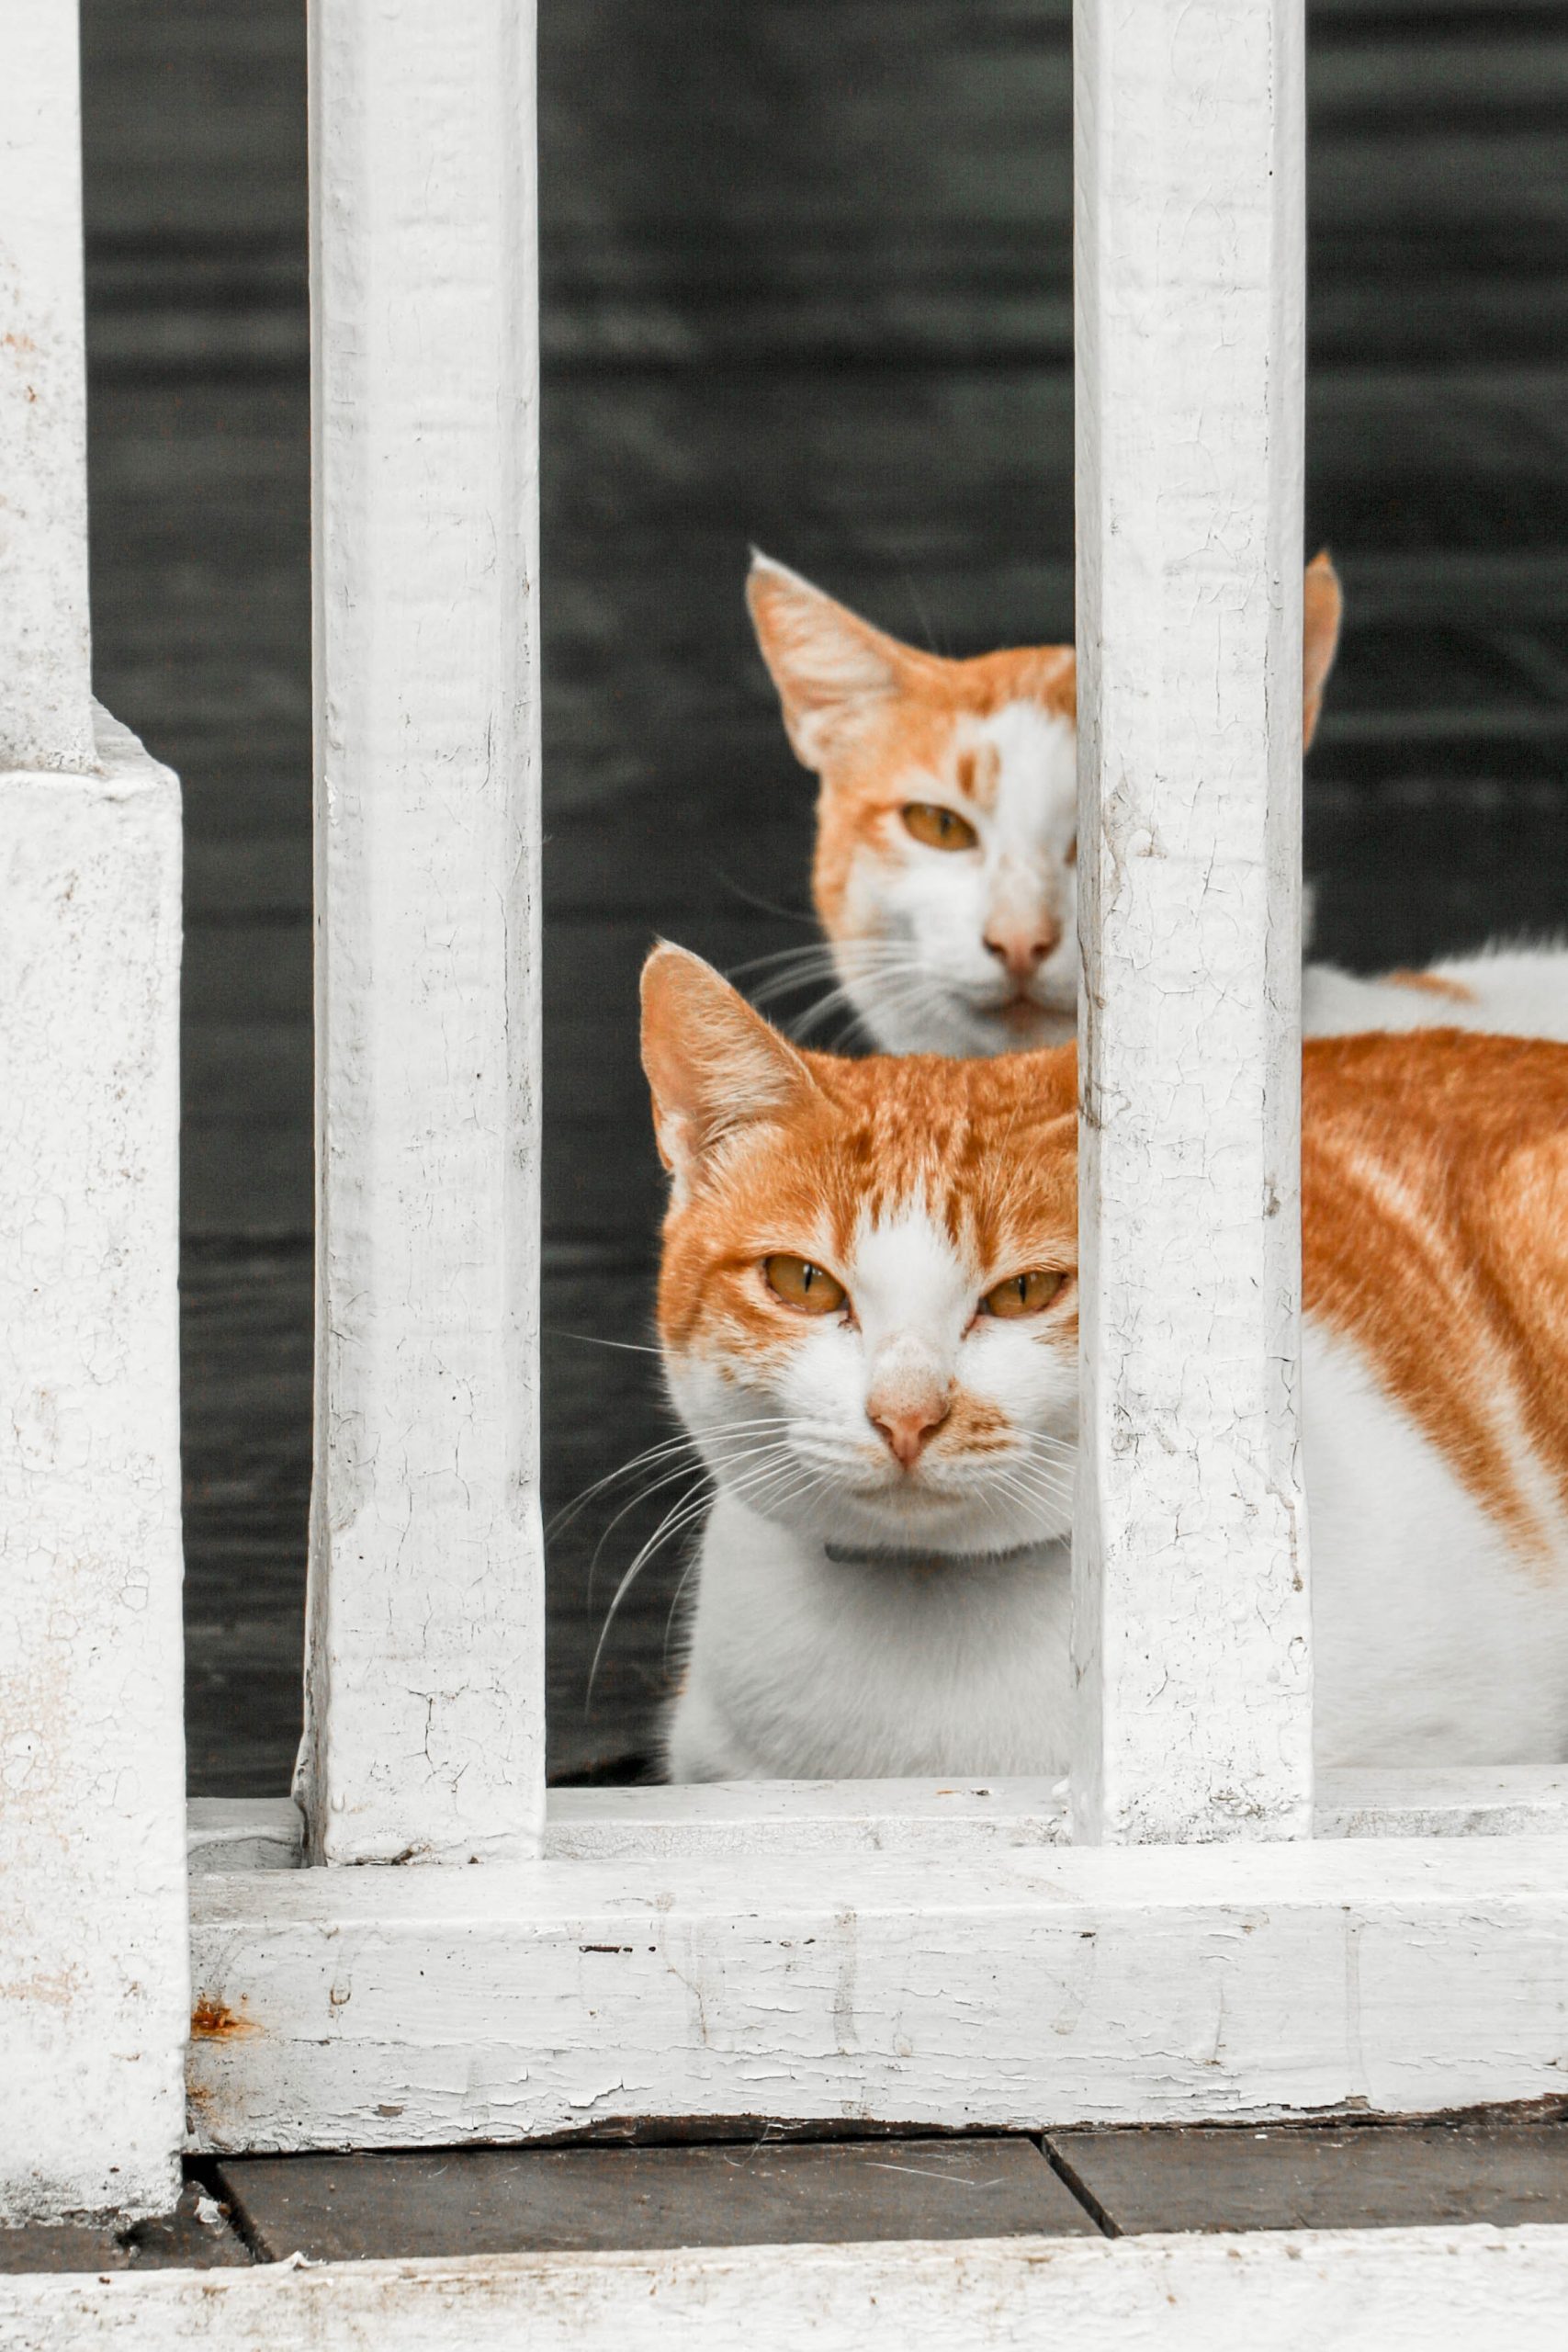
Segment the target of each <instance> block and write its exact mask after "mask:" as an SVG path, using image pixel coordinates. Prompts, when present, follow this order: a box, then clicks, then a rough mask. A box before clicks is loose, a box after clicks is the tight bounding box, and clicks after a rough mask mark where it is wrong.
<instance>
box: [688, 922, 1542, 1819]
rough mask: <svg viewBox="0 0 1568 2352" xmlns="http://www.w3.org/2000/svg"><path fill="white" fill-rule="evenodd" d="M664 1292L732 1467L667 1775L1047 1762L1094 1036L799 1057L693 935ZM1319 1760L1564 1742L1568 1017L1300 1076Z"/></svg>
mask: <svg viewBox="0 0 1568 2352" xmlns="http://www.w3.org/2000/svg"><path fill="white" fill-rule="evenodd" d="M643 1001H644V1023H643V1057H644V1062H645V1065H646V1068H647V1070H648V1074H649V1081H650V1084H651V1087H652V1091H653V1103H654V1121H655V1126H656V1130H657V1133H658V1138H659V1146H660V1153H661V1155H662V1157H663V1159H664V1160H665V1163H666V1165H667V1166H668V1168H669V1169H670V1170H671V1202H670V1209H669V1214H668V1216H667V1218H666V1221H665V1227H664V1247H663V1261H662V1268H661V1272H660V1290H659V1321H660V1340H661V1342H662V1348H663V1355H664V1367H665V1374H666V1377H667V1380H668V1382H669V1386H670V1391H671V1397H673V1399H674V1401H675V1404H676V1406H677V1408H678V1409H679V1411H680V1413H681V1415H682V1419H683V1420H684V1422H685V1424H686V1428H687V1430H688V1432H689V1433H690V1439H691V1442H692V1445H693V1448H694V1453H696V1454H697V1455H698V1456H699V1457H700V1459H701V1461H702V1462H703V1463H704V1464H705V1465H706V1467H707V1468H708V1470H709V1471H710V1472H711V1474H712V1476H713V1477H714V1479H715V1480H716V1485H717V1489H718V1491H717V1497H716V1501H715V1503H714V1506H713V1510H712V1512H711V1514H710V1515H709V1517H708V1520H707V1522H706V1525H705V1531H704V1534H703V1540H702V1549H701V1555H700V1559H699V1562H698V1565H697V1572H696V1590H695V1597H694V1607H693V1609H692V1611H691V1614H690V1632H689V1649H688V1658H687V1666H686V1673H685V1679H684V1685H683V1688H682V1694H681V1697H680V1699H679V1701H678V1702H677V1704H676V1706H675V1708H674V1711H673V1713H672V1717H671V1724H670V1727H669V1735H668V1753H669V1766H670V1771H671V1778H673V1779H675V1780H757V1779H781V1780H799V1779H817V1778H844V1779H863V1778H882V1777H897V1776H901V1775H924V1774H931V1773H942V1774H949V1773H953V1774H974V1773H1005V1772H1014V1773H1053V1774H1055V1773H1058V1772H1060V1771H1061V1770H1064V1769H1065V1767H1066V1760H1067V1711H1068V1693H1069V1663H1068V1648H1067V1642H1068V1611H1069V1585H1070V1568H1069V1559H1070V1546H1069V1542H1068V1537H1069V1533H1070V1526H1071V1508H1072V1492H1073V1469H1074V1462H1075V1457H1076V1451H1077V1380H1078V1369H1077V1282H1076V1276H1077V1115H1076V1110H1075V1098H1076V1056H1075V1053H1074V1051H1073V1049H1072V1048H1071V1047H1070V1046H1063V1047H1059V1048H1056V1049H1055V1050H1047V1051H1042V1052H1035V1053H1029V1054H1020V1055H1016V1056H1012V1057H1003V1058H999V1059H984V1060H979V1059H976V1060H970V1061H960V1060H953V1059H946V1058H942V1057H936V1056H917V1057H908V1058H906V1059H895V1058H890V1057H872V1058H869V1059H866V1060H863V1061H852V1060H845V1059H841V1058H840V1057H835V1056H829V1055H825V1054H807V1053H803V1052H802V1051H800V1050H799V1049H798V1048H797V1047H795V1046H793V1045H791V1044H789V1043H788V1042H787V1041H786V1040H784V1038H782V1037H780V1036H779V1035H777V1033H776V1032H775V1031H773V1030H772V1029H770V1028H769V1026H768V1024H767V1023H765V1022H764V1021H763V1020H761V1017H760V1016H759V1015H758V1014H757V1013H755V1012H752V1011H751V1010H750V1007H748V1006H747V1005H746V1004H745V1003H744V1002H743V1001H742V1000H741V999H740V998H739V996H738V995H737V994H736V993H735V991H734V989H731V988H730V987H729V986H728V983H727V982H725V981H724V980H721V979H720V978H719V977H718V975H717V974H716V972H713V971H711V970H710V969H709V968H708V967H707V966H706V965H705V964H703V963H700V962H699V961H698V959H697V958H696V957H695V956H688V955H686V954H684V953H683V952H682V950H680V949H678V948H673V947H660V948H657V949H656V950H655V951H654V954H653V956H651V957H650V959H649V964H648V967H647V969H646V971H645V974H644V981H643ZM1303 1259H1304V1290H1305V1308H1306V1316H1305V1329H1304V1337H1303V1363H1304V1374H1305V1376H1304V1379H1303V1398H1304V1429H1303V1459H1304V1461H1305V1464H1306V1468H1307V1486H1308V1502H1309V1510H1310V1524H1311V1541H1312V1564H1313V1567H1312V1575H1313V1656H1314V1683H1315V1691H1316V1710H1315V1738H1316V1746H1317V1751H1318V1757H1319V1760H1320V1761H1321V1762H1324V1763H1326V1764H1416V1763H1430V1764H1506V1763H1529V1762H1547V1761H1553V1760H1558V1759H1561V1758H1563V1757H1564V1756H1565V1755H1568V1047H1564V1046H1554V1045H1548V1044H1541V1043H1536V1042H1531V1041H1527V1040H1523V1039H1518V1038H1506V1037H1478V1036H1465V1035H1460V1034H1457V1033H1455V1032H1453V1031H1451V1030H1449V1031H1439V1032H1429V1033H1427V1034H1426V1035H1417V1036H1404V1037H1399V1036H1383V1035H1372V1036H1360V1037H1348V1038H1336V1039H1322V1040H1317V1041H1314V1042H1313V1043H1311V1044H1309V1045H1308V1046H1307V1047H1306V1050H1305V1055H1304V1067H1303Z"/></svg>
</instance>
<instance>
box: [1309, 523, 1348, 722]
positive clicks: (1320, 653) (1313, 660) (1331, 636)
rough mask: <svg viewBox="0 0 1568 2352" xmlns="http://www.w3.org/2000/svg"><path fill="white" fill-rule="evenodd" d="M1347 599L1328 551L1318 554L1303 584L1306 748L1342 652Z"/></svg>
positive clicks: (1310, 564)
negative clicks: (1341, 623) (1342, 618)
mask: <svg viewBox="0 0 1568 2352" xmlns="http://www.w3.org/2000/svg"><path fill="white" fill-rule="evenodd" d="M1344 609H1345V598H1344V594H1343V592H1342V591H1341V589H1340V586H1339V574H1338V573H1337V571H1335V569H1334V566H1333V564H1332V563H1331V562H1330V561H1329V557H1328V549H1327V548H1323V549H1322V550H1321V552H1320V553H1318V554H1317V555H1314V558H1313V560H1312V561H1311V562H1310V563H1309V564H1308V566H1307V568H1306V576H1305V578H1304V579H1303V582H1302V749H1303V752H1304V751H1306V750H1308V749H1309V748H1310V746H1311V743H1312V739H1313V737H1314V735H1315V734H1316V732H1317V718H1318V713H1319V712H1320V711H1321V710H1322V708H1323V689H1324V687H1325V685H1326V684H1327V683H1328V673H1329V672H1330V670H1332V669H1333V667H1334V657H1335V655H1336V653H1337V651H1338V650H1339V616H1340V614H1341V613H1342V612H1343V611H1344Z"/></svg>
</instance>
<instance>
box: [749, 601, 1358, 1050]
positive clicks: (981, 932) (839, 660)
mask: <svg viewBox="0 0 1568 2352" xmlns="http://www.w3.org/2000/svg"><path fill="white" fill-rule="evenodd" d="M747 602H748V604H749V605H750V611H751V619H752V623H753V625H754V627H755V628H756V632H757V641H758V644H759V645H760V646H761V650H762V657H763V659H764V661H765V662H767V665H768V668H769V669H770V671H771V672H772V673H773V683H774V684H775V685H776V686H777V688H778V690H779V698H780V701H781V702H782V704H783V706H784V725H785V727H786V729H788V732H789V740H790V741H791V743H792V744H793V745H794V747H795V753H796V756H797V757H798V758H799V759H800V760H801V761H802V762H803V763H804V764H805V765H806V766H807V767H808V768H811V769H813V770H815V772H816V774H817V775H818V777H819V778H820V780H821V793H820V797H819V798H818V832H817V854H816V859H815V863H814V865H813V870H812V888H813V895H814V897H815V899H816V902H817V911H818V916H819V917H820V919H821V922H822V927H823V929H824V930H825V931H826V933H827V934H828V937H829V941H830V942H831V944H832V948H833V955H834V960H835V962H836V964H837V967H838V972H839V978H840V981H841V982H842V984H843V988H844V991H845V994H846V995H847V997H848V998H849V1000H850V1001H851V1002H852V1004H853V1005H854V1007H855V1010H856V1012H858V1013H859V1014H860V1016H861V1018H862V1019H863V1022H864V1023H865V1024H866V1027H867V1028H868V1029H869V1031H870V1033H871V1035H872V1038H873V1040H874V1043H875V1044H876V1045H877V1046H881V1047H882V1048H883V1050H884V1051H885V1052H887V1053H896V1054H904V1053H920V1052H934V1053H944V1054H998V1053H1010V1052H1016V1051H1017V1050H1018V1049H1019V1048H1020V1047H1022V1046H1040V1045H1049V1044H1053V1043H1055V1042H1056V1041H1058V1040H1061V1039H1065V1038H1068V1037H1071V1036H1072V1035H1073V1034H1074V1032H1075V1029H1076V1026H1077V985H1078V955H1077V873H1076V871H1075V868H1076V865H1077V726H1076V713H1077V699H1076V695H1077V671H1076V665H1075V661H1074V654H1073V649H1072V647H1071V646H1070V645H1037V646H1025V647H1021V648H1019V649H1017V650H1011V651H1007V652H1001V653H987V654H982V655H980V656H978V657H977V658H976V659H974V660H972V661H965V662H953V661H947V660H944V659H943V658H942V656H940V655H938V654H934V653H921V652H919V651H918V650H916V649H915V648H914V647H913V646H908V645H902V644H900V643H899V641H898V639H897V638H893V637H888V636H886V635H885V634H884V633H883V631H882V630H880V629H876V628H872V627H871V626H870V624H869V623H868V622H866V621H863V620H861V619H860V618H859V616H857V615H856V614H854V613H852V612H851V611H850V610H849V609H848V607H847V606H845V605H840V604H837V603H835V601H834V600H833V598H832V597H831V596H826V595H824V594H822V592H821V590H820V589H818V588H814V587H813V586H812V585H811V583H810V582H809V581H807V580H803V579H801V577H800V576H799V574H798V573H797V572H794V571H788V570H786V569H785V567H784V565H783V564H781V563H774V562H773V560H771V559H770V558H768V557H766V556H762V555H757V556H754V557H753V559H752V563H751V572H750V579H749V581H748V582H747ZM1340 606H1341V598H1340V591H1339V582H1338V579H1337V576H1336V573H1335V571H1334V567H1333V565H1332V564H1331V563H1330V561H1329V560H1328V558H1327V556H1326V555H1320V556H1318V557H1317V558H1316V560H1314V562H1313V563H1312V564H1310V565H1309V566H1308V568H1307V572H1306V579H1305V583H1304V599H1303V682H1302V684H1303V709H1302V721H1303V741H1306V742H1308V743H1310V742H1311V741H1312V738H1313V733H1314V729H1315V728H1316V725H1317V719H1318V713H1319V710H1320V708H1321V707H1322V701H1323V689H1324V685H1325V681H1326V679H1327V676H1328V673H1329V669H1330V667H1331V665H1332V663H1333V661H1334V654H1335V649H1336V647H1337V643H1338V637H1339V616H1340Z"/></svg>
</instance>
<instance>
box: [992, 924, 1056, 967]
mask: <svg viewBox="0 0 1568 2352" xmlns="http://www.w3.org/2000/svg"><path fill="white" fill-rule="evenodd" d="M980 935H981V937H982V938H983V939H984V941H985V943H986V945H987V947H988V948H989V949H990V952H991V954H992V955H993V956H996V957H997V958H998V961H999V962H1000V963H1002V964H1005V965H1006V967H1007V968H1008V970H1009V972H1010V974H1011V975H1012V977H1013V978H1014V979H1015V980H1027V979H1029V978H1032V975H1033V974H1034V973H1035V972H1036V971H1038V970H1039V968H1040V966H1041V965H1042V964H1043V962H1044V961H1045V958H1046V956H1049V954H1050V953H1051V950H1052V948H1053V947H1055V945H1056V944H1057V942H1058V941H1059V940H1060V938H1061V936H1062V926H1061V924H1060V923H1059V922H1052V920H1051V918H1050V916H1049V915H1038V916H1036V917H1035V918H1034V919H1033V920H1032V922H1007V921H1004V920H1003V919H1002V918H1001V917H999V916H993V917H992V919H991V921H990V922H988V923H987V925H986V928H985V930H984V931H983V932H982V933H981V934H980Z"/></svg>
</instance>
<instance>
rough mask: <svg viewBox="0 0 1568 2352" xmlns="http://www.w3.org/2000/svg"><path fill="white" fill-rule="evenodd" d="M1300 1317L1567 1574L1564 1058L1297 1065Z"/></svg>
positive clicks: (1388, 1049) (1360, 1054)
mask: <svg viewBox="0 0 1568 2352" xmlns="http://www.w3.org/2000/svg"><path fill="white" fill-rule="evenodd" d="M1302 1108H1303V1149H1302V1185H1303V1213H1302V1238H1303V1297H1304V1303H1305V1306H1306V1309H1307V1313H1308V1315H1309V1317H1310V1318H1311V1320H1312V1322H1313V1323H1314V1326H1315V1327H1316V1329H1317V1331H1318V1333H1319V1334H1320V1335H1325V1336H1327V1337H1329V1338H1330V1339H1332V1340H1334V1341H1336V1342H1337V1343H1339V1345H1340V1347H1341V1348H1342V1349H1343V1348H1346V1347H1348V1349H1350V1350H1351V1351H1354V1352H1355V1354H1356V1355H1357V1356H1359V1358H1360V1359H1361V1360H1362V1362H1363V1363H1364V1364H1365V1366H1366V1369H1367V1371H1368V1372H1369V1373H1370V1374H1371V1376H1372V1378H1373V1379H1374V1380H1375V1383H1376V1385H1377V1386H1378V1388H1379V1389H1380V1390H1381V1391H1382V1394H1383V1395H1384V1397H1386V1398H1387V1399H1388V1400H1389V1401H1390V1402H1391V1403H1392V1404H1393V1405H1394V1406H1395V1407H1396V1408H1399V1409H1400V1410H1401V1411H1402V1413H1403V1414H1404V1416H1405V1417H1407V1419H1409V1420H1410V1421H1411V1422H1413V1423H1414V1424H1415V1425H1416V1428H1417V1429H1418V1430H1420V1431H1421V1433H1422V1434H1423V1436H1424V1437H1425V1439H1426V1440H1427V1443H1428V1445H1429V1446H1430V1447H1431V1448H1432V1449H1433V1451H1434V1453H1435V1454H1436V1455H1437V1457H1438V1458H1439V1459H1440V1461H1441V1463H1442V1464H1443V1465H1445V1467H1446V1469H1447V1471H1448V1472H1449V1474H1450V1475H1451V1476H1453V1477H1454V1478H1456V1479H1457V1480H1458V1482H1459V1483H1460V1485H1461V1486H1462V1487H1464V1488H1465V1490H1466V1491H1467V1492H1468V1494H1469V1495H1470V1496H1471V1498H1472V1499H1473V1501H1474V1502H1475V1503H1477V1504H1478V1505H1479V1506H1480V1507H1481V1508H1482V1510H1483V1511H1484V1512H1485V1514H1486V1516H1487V1517H1488V1519H1489V1520H1490V1521H1492V1522H1493V1523H1494V1524H1495V1526H1496V1527H1497V1528H1498V1529H1499V1530H1500V1531H1501V1532H1503V1533H1504V1534H1505V1535H1506V1541H1507V1543H1508V1545H1509V1548H1510V1550H1511V1551H1513V1552H1514V1553H1515V1554H1516V1555H1517V1556H1518V1557H1519V1558H1520V1559H1521V1560H1533V1561H1534V1562H1535V1563H1536V1564H1537V1565H1538V1566H1545V1565H1547V1564H1548V1563H1551V1564H1552V1565H1553V1566H1554V1569H1555V1573H1556V1574H1557V1575H1558V1576H1562V1575H1563V1574H1564V1573H1565V1572H1568V1562H1565V1553H1568V1046H1561V1045H1555V1044H1549V1043H1544V1042H1541V1041H1539V1040H1532V1039H1528V1038H1514V1037H1492V1036H1482V1035H1473V1034H1466V1033H1461V1032H1459V1031H1451V1030H1428V1031H1425V1032H1416V1033H1411V1034H1406V1035H1372V1036H1361V1037H1337V1038H1321V1039H1314V1040H1312V1041H1311V1042H1309V1044H1308V1045H1307V1046H1306V1047H1305V1048H1304V1052H1303V1105H1302Z"/></svg>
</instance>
